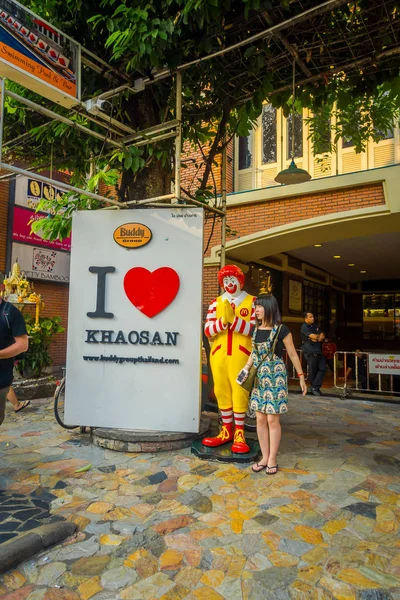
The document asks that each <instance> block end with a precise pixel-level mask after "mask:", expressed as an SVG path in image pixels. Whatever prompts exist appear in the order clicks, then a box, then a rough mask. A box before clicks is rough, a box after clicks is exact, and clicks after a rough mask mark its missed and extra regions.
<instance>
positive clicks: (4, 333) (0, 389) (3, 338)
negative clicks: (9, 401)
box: [0, 282, 28, 425]
mask: <svg viewBox="0 0 400 600" xmlns="http://www.w3.org/2000/svg"><path fill="white" fill-rule="evenodd" d="M3 290H4V285H3V283H2V282H0V292H2V291H3ZM27 350H28V335H27V333H26V327H25V321H24V318H23V316H22V314H21V313H20V311H19V310H18V309H17V308H15V306H13V305H12V304H10V303H9V302H5V301H4V300H3V299H2V298H0V425H1V424H2V422H3V421H4V414H5V406H6V398H7V394H8V390H9V389H10V385H11V384H12V380H13V369H14V357H15V356H18V354H21V353H22V352H26V351H27Z"/></svg>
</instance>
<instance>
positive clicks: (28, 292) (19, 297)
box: [0, 258, 44, 327]
mask: <svg viewBox="0 0 400 600" xmlns="http://www.w3.org/2000/svg"><path fill="white" fill-rule="evenodd" d="M3 284H4V291H3V292H0V296H1V297H2V298H4V300H6V301H7V302H10V303H11V304H15V305H16V306H18V307H20V308H21V310H22V308H23V307H24V306H25V305H32V304H33V305H35V306H36V313H35V325H34V327H38V326H39V317H40V310H41V309H42V308H43V306H44V303H43V300H42V297H41V295H40V294H36V292H35V291H34V287H33V283H31V282H29V281H28V280H27V278H26V275H25V273H23V272H21V267H20V265H19V263H18V258H17V259H16V262H15V263H14V264H13V267H12V270H11V271H10V273H9V274H8V276H7V277H5V278H4V280H3Z"/></svg>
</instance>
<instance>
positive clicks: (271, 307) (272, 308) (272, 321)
mask: <svg viewBox="0 0 400 600" xmlns="http://www.w3.org/2000/svg"><path fill="white" fill-rule="evenodd" d="M254 304H255V305H256V306H262V307H263V308H264V320H265V323H266V325H271V327H275V325H280V324H281V322H282V318H281V313H280V310H279V306H278V302H277V300H276V298H275V296H272V295H271V294H262V295H261V296H258V297H257V298H256V301H255V303H254ZM260 325H262V322H261V321H258V320H257V323H256V327H260Z"/></svg>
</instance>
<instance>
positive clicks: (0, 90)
mask: <svg viewBox="0 0 400 600" xmlns="http://www.w3.org/2000/svg"><path fill="white" fill-rule="evenodd" d="M5 91H6V84H5V80H4V79H2V80H1V84H0V94H1V99H0V163H1V162H2V156H3V133H4V100H5Z"/></svg>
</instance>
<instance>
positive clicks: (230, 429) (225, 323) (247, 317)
mask: <svg viewBox="0 0 400 600" xmlns="http://www.w3.org/2000/svg"><path fill="white" fill-rule="evenodd" d="M218 281H219V284H220V286H221V287H223V288H224V290H225V293H224V294H222V296H218V298H216V299H215V300H213V301H212V302H211V304H210V306H209V308H208V313H207V318H206V324H205V328H204V331H205V334H206V336H207V337H209V338H212V340H213V343H212V348H211V354H210V365H211V370H212V374H213V379H214V393H215V396H216V398H217V402H218V408H219V410H220V413H221V418H222V427H221V431H220V432H219V434H218V435H217V436H216V437H207V438H204V439H203V445H204V446H210V447H217V446H222V444H227V443H229V442H231V441H232V440H233V444H232V452H235V453H239V454H245V453H246V452H249V451H250V448H249V446H248V445H247V443H246V440H245V437H244V418H245V416H246V411H247V405H248V399H249V394H248V392H247V391H246V390H244V389H243V388H242V386H241V385H239V384H238V383H237V381H236V378H237V376H238V374H239V372H240V370H241V369H242V368H243V367H244V366H245V364H246V362H247V359H248V357H249V355H250V353H251V335H250V330H251V329H252V326H253V325H254V322H255V317H254V298H253V296H251V295H250V294H248V293H247V292H245V291H244V290H243V289H242V288H243V285H244V274H243V272H242V271H241V269H239V267H236V266H234V265H228V266H226V267H224V268H223V269H221V270H220V271H219V273H218ZM233 421H234V422H235V426H233Z"/></svg>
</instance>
